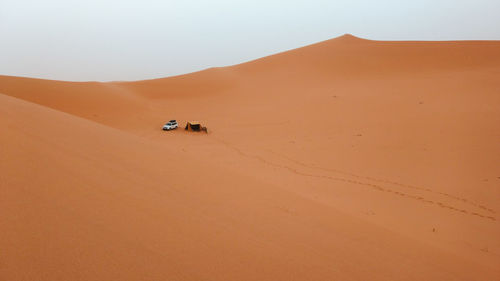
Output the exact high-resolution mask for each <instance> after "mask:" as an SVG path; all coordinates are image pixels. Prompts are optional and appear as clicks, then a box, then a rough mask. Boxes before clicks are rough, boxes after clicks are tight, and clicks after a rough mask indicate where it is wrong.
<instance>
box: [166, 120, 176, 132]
mask: <svg viewBox="0 0 500 281" xmlns="http://www.w3.org/2000/svg"><path fill="white" fill-rule="evenodd" d="M177 127H179V124H177V121H176V120H170V121H168V122H167V124H165V125H163V131H169V130H173V129H177Z"/></svg>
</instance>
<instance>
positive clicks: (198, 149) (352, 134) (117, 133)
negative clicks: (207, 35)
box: [0, 35, 500, 281]
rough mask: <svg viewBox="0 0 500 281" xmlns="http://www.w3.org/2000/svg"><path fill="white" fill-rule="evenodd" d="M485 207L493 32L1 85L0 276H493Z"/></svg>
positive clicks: (496, 123)
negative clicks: (154, 73) (163, 72)
mask: <svg viewBox="0 0 500 281" xmlns="http://www.w3.org/2000/svg"><path fill="white" fill-rule="evenodd" d="M170 119H177V120H178V121H179V122H180V124H181V127H182V125H184V124H185V122H186V121H188V120H200V121H202V122H203V124H204V125H206V126H207V127H208V130H209V133H208V134H204V133H188V132H185V131H184V130H183V129H182V128H179V129H178V130H175V131H169V132H164V131H162V130H161V126H162V125H163V124H164V123H165V122H166V121H168V120H170ZM498 212H500V42H499V41H455V42H451V41H450V42H389V41H371V40H365V39H360V38H357V37H354V36H351V35H345V36H342V37H339V38H335V39H332V40H328V41H324V42H321V43H318V44H314V45H310V46H306V47H303V48H299V49H295V50H292V51H288V52H284V53H280V54H276V55H272V56H269V57H265V58H262V59H258V60H255V61H251V62H247V63H243V64H240V65H234V66H230V67H222V68H211V69H207V70H204V71H200V72H196V73H191V74H187V75H181V76H176V77H168V78H163V79H154V80H146V81H134V82H109V83H99V82H63V81H50V80H40V79H32V78H21V77H10V76H0V280H51V281H53V280H500V223H499V220H500V215H499V213H498Z"/></svg>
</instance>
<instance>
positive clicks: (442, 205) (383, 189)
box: [216, 139, 496, 221]
mask: <svg viewBox="0 0 500 281" xmlns="http://www.w3.org/2000/svg"><path fill="white" fill-rule="evenodd" d="M216 140H217V141H219V142H220V143H222V144H224V145H225V146H226V147H228V148H230V149H232V150H234V151H236V152H237V153H238V154H239V155H241V156H242V157H245V158H253V159H257V160H258V161H260V162H262V163H264V164H266V165H269V166H273V167H276V168H281V169H285V170H288V171H289V172H291V173H293V174H296V175H299V176H304V177H312V178H319V179H327V180H332V181H338V182H344V183H350V184H355V185H360V186H365V187H369V188H371V189H373V190H377V191H380V192H385V193H391V194H393V195H396V196H400V197H405V198H409V199H413V200H416V201H420V202H422V203H426V204H429V205H434V206H436V207H440V208H445V209H449V210H451V211H455V212H459V213H462V214H466V215H471V216H475V217H478V218H482V219H487V220H491V221H496V218H495V217H494V216H491V215H484V214H480V213H477V212H474V211H470V210H466V209H461V208H458V207H455V206H452V205H449V204H446V203H443V202H439V201H433V200H429V199H426V198H425V197H423V196H417V195H412V194H408V193H404V192H400V191H397V190H394V189H391V188H387V187H384V186H382V185H379V184H374V183H368V182H363V181H359V180H353V179H348V178H341V177H333V176H327V175H314V174H308V173H305V172H301V171H299V170H297V169H294V168H292V167H290V166H286V165H280V164H276V163H273V162H270V161H268V160H266V159H264V158H262V157H260V156H257V155H250V154H247V153H245V152H243V151H242V150H241V149H239V148H237V147H235V146H232V145H230V144H229V143H227V142H225V141H223V140H220V139H216ZM346 174H347V175H349V174H350V173H346ZM356 177H357V178H365V179H367V177H363V176H358V175H356ZM379 181H380V180H379ZM417 189H419V190H424V191H427V190H426V189H420V188H417ZM431 191H432V190H431ZM438 194H439V193H438Z"/></svg>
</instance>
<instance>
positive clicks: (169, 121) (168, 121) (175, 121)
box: [168, 119, 177, 122]
mask: <svg viewBox="0 0 500 281" xmlns="http://www.w3.org/2000/svg"><path fill="white" fill-rule="evenodd" d="M168 122H177V120H175V119H174V120H170V121H168Z"/></svg>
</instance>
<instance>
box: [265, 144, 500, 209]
mask: <svg viewBox="0 0 500 281" xmlns="http://www.w3.org/2000/svg"><path fill="white" fill-rule="evenodd" d="M267 151H269V152H271V153H273V154H275V155H277V156H279V157H281V158H284V159H286V160H289V161H291V162H293V163H295V164H298V165H301V166H303V167H306V168H309V169H316V170H322V171H327V172H334V173H338V174H343V175H347V176H351V177H354V178H359V179H366V180H370V181H375V182H381V183H387V184H392V185H396V186H401V187H405V188H410V189H416V190H421V191H425V192H430V193H434V194H439V195H443V196H446V197H449V198H451V199H454V200H457V201H460V202H463V203H465V204H469V205H471V206H474V207H476V208H479V209H483V210H485V211H488V212H490V213H492V214H496V212H495V210H493V209H491V208H488V207H486V206H484V205H481V204H479V203H476V202H474V201H471V200H468V199H465V198H462V197H459V196H455V195H452V194H449V193H445V192H440V191H435V190H432V189H430V188H426V187H418V186H414V185H409V184H404V183H399V182H395V181H390V180H386V179H379V178H373V177H367V176H361V175H357V174H353V173H350V172H345V171H341V170H337V169H329V168H323V167H319V166H315V165H307V164H305V163H303V162H300V161H297V160H295V159H292V158H290V157H288V156H286V155H283V154H280V153H277V152H274V151H272V150H269V149H267Z"/></svg>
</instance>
